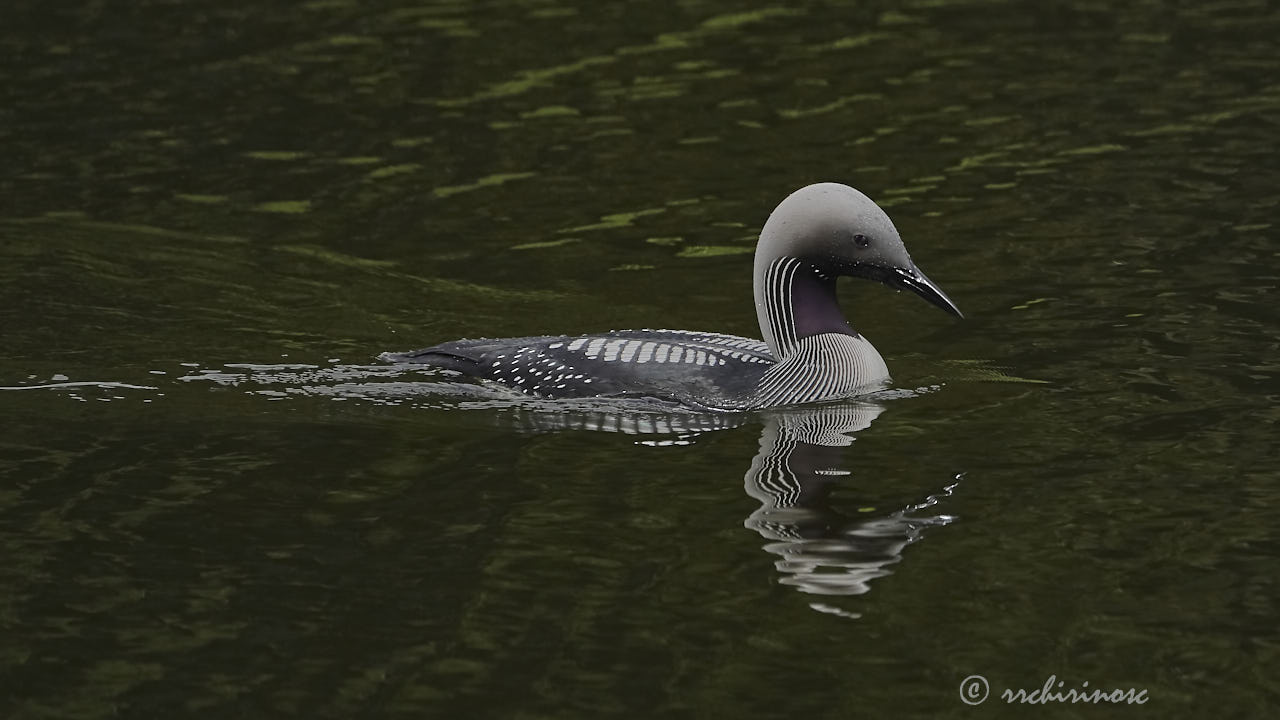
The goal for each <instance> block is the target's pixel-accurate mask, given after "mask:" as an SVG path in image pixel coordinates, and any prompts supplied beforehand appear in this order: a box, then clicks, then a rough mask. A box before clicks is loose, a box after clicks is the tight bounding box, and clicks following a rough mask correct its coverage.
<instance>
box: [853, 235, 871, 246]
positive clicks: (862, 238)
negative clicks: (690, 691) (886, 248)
mask: <svg viewBox="0 0 1280 720" xmlns="http://www.w3.org/2000/svg"><path fill="white" fill-rule="evenodd" d="M853 242H854V243H856V244H857V246H858V247H860V248H864V247H867V246H868V245H870V244H871V238H869V237H867V236H866V235H863V234H862V233H858V234H857V235H854V236H853Z"/></svg>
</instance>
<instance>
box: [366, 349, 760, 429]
mask: <svg viewBox="0 0 1280 720" xmlns="http://www.w3.org/2000/svg"><path fill="white" fill-rule="evenodd" d="M380 357H381V358H382V359H383V360H387V361H390V362H402V363H421V364H426V365H430V366H433V367H439V368H444V369H448V370H453V371H456V372H460V373H462V374H464V375H469V376H472V377H477V378H482V379H485V380H490V381H493V382H496V383H499V384H501V385H504V386H507V387H510V388H513V389H516V390H519V391H521V392H524V393H527V394H530V395H534V396H537V397H542V398H548V399H561V398H575V397H587V396H591V397H653V398H659V399H666V400H672V401H675V402H679V403H682V404H685V405H690V406H694V407H700V408H713V409H739V408H745V407H750V406H751V405H753V404H754V398H755V394H756V390H757V387H758V386H759V384H760V381H761V379H762V378H763V377H764V374H765V372H766V371H767V370H768V369H769V368H771V367H773V366H775V365H776V363H775V360H774V358H773V355H772V354H771V353H770V352H769V348H768V346H767V345H765V343H763V342H761V341H760V340H753V339H751V338H744V337H738V336H736V335H725V334H721V333H710V332H696V331H690V330H620V331H614V332H609V333H604V334H600V335H578V336H538V337H520V338H500V339H487V338H480V339H475V340H457V341H454V342H448V343H443V344H440V345H435V346H432V347H429V348H424V349H422V350H414V351H411V352H406V353H383V354H382V355H381V356H380Z"/></svg>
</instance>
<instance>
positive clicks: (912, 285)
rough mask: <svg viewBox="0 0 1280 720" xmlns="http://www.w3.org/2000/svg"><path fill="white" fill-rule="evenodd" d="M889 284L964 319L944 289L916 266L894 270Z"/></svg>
mask: <svg viewBox="0 0 1280 720" xmlns="http://www.w3.org/2000/svg"><path fill="white" fill-rule="evenodd" d="M888 284H889V285H890V286H892V287H895V288H898V289H900V290H910V291H911V292H913V293H915V294H917V295H919V296H920V297H922V298H924V299H925V300H928V301H929V302H930V303H932V304H934V305H937V306H938V307H940V308H942V309H943V310H946V311H947V312H949V313H951V314H952V315H955V316H956V317H958V318H961V319H963V318H964V313H962V312H960V308H958V307H956V304H955V303H953V302H951V298H949V297H947V294H946V293H944V292H942V288H940V287H938V286H937V285H935V284H934V283H933V281H932V280H930V279H929V278H928V277H926V276H925V274H924V273H922V272H920V268H918V267H915V265H912V266H911V267H909V268H894V269H893V272H892V273H891V274H890V276H889V280H888Z"/></svg>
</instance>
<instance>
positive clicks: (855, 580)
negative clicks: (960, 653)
mask: <svg viewBox="0 0 1280 720" xmlns="http://www.w3.org/2000/svg"><path fill="white" fill-rule="evenodd" d="M883 411H884V406H883V405H879V404H876V403H872V402H852V403H845V404H842V405H836V406H831V405H827V406H819V407H812V408H805V409H802V410H797V411H792V412H786V413H777V414H772V415H770V416H768V417H767V418H766V422H765V427H764V430H763V431H762V432H761V434H760V452H759V453H757V454H756V457H755V460H754V461H753V462H752V463H751V469H750V470H748V471H747V474H746V477H745V478H744V480H745V483H744V484H745V486H746V491H747V494H748V495H751V496H752V497H754V498H756V499H757V500H759V501H760V503H761V505H760V509H758V510H756V511H755V512H753V513H752V514H751V516H750V517H748V518H747V520H746V522H745V523H744V524H745V525H746V527H748V528H751V529H752V530H755V531H756V532H758V533H760V535H761V536H762V537H764V538H765V539H766V540H770V541H772V542H770V543H768V544H767V545H765V546H764V548H765V550H768V551H769V552H771V553H773V554H775V555H777V556H778V557H779V558H780V559H779V560H778V561H777V563H776V564H775V566H776V567H777V569H778V571H779V572H781V573H782V574H783V577H782V579H781V580H780V582H782V583H783V584H785V585H792V586H794V587H796V588H797V589H799V590H801V591H802V592H806V593H812V594H815V595H862V594H863V593H866V592H867V591H868V590H870V585H869V584H870V582H871V581H872V580H874V579H876V578H878V577H883V576H885V575H888V574H889V573H890V572H891V571H890V570H889V567H890V566H891V565H893V564H895V563H897V562H899V561H900V560H901V559H902V552H903V550H904V549H905V548H906V547H907V546H908V545H910V544H911V543H914V542H915V541H917V540H919V539H920V538H921V536H922V533H923V532H924V530H925V529H926V528H929V527H935V526H940V525H946V524H948V523H950V522H951V521H952V520H953V519H954V518H953V517H952V516H950V515H923V514H920V513H921V512H922V511H924V510H925V509H927V508H929V507H931V506H933V505H935V504H937V503H938V501H939V500H941V499H942V498H943V497H946V496H948V495H950V494H951V493H952V491H954V489H955V487H956V483H952V484H950V485H948V486H947V487H945V488H943V489H942V491H941V492H940V493H938V494H936V495H931V496H929V497H928V498H926V499H925V500H924V501H923V502H920V503H917V504H914V505H909V506H907V507H905V508H902V509H901V510H898V511H896V512H892V513H889V514H887V515H875V516H871V517H856V518H851V517H848V516H846V515H843V514H841V513H840V512H839V511H837V510H835V509H834V508H833V507H831V505H830V503H829V496H830V494H831V491H832V489H833V487H834V485H835V483H837V482H839V481H840V478H842V477H844V476H846V475H848V474H849V472H848V471H847V470H843V469H840V465H841V463H842V461H843V455H844V449H845V448H846V447H847V446H849V445H850V444H851V443H852V442H853V440H854V438H853V437H852V436H851V435H850V433H855V432H858V431H860V430H864V429H866V428H867V427H868V426H869V425H870V424H871V422H872V421H873V420H875V418H876V416H878V415H879V414H880V413H881V412H883ZM813 607H814V608H815V609H818V610H822V611H825V612H835V613H837V614H844V615H850V613H846V612H844V611H842V610H839V609H837V608H833V607H831V606H829V605H825V604H821V603H815V604H814V605H813Z"/></svg>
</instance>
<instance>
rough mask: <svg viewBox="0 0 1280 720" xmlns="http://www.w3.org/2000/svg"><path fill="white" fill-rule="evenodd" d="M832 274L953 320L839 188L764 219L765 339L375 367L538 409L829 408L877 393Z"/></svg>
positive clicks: (438, 348)
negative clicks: (578, 403)
mask: <svg viewBox="0 0 1280 720" xmlns="http://www.w3.org/2000/svg"><path fill="white" fill-rule="evenodd" d="M841 275H850V276H854V277H863V278H867V279H871V280H877V281H879V282H883V283H885V284H887V285H889V286H891V287H896V288H899V289H908V290H912V291H914V292H915V293H917V294H919V295H920V296H921V297H923V298H924V299H926V300H928V301H929V302H931V303H933V304H935V305H937V306H939V307H941V308H942V309H943V310H946V311H948V312H950V313H952V314H954V315H956V316H960V311H959V309H957V308H956V306H955V304H954V303H952V302H951V300H950V299H949V298H948V297H947V296H946V294H945V293H943V292H942V290H941V289H940V288H938V287H937V286H936V285H934V284H933V283H932V282H931V281H930V280H929V279H928V278H927V277H925V275H924V273H922V272H920V270H919V269H918V268H917V267H916V266H915V263H913V262H912V261H911V257H910V256H909V255H908V254H907V251H906V248H905V247H903V245H902V240H901V238H900V237H899V236H898V231H897V230H896V229H895V228H894V226H893V223H892V222H891V221H890V220H889V217H888V216H887V215H886V214H885V213H884V211H883V210H881V209H880V208H879V206H877V205H876V204H875V203H874V202H872V201H871V200H870V199H869V198H867V197H866V196H865V195H863V194H862V193H860V192H858V191H857V190H854V189H853V188H851V187H848V186H846V185H839V184H836V183H820V184H817V185H809V186H808V187H805V188H801V189H800V190H797V191H796V192H794V193H792V194H791V195H790V196H789V197H787V199H785V200H783V202H782V203H781V204H780V205H779V206H778V207H777V209H775V210H774V211H773V213H772V214H771V215H770V216H769V220H768V221H767V222H766V223H765V226H764V229H763V230H762V231H761V233H760V241H759V243H758V244H757V246H756V257H755V282H754V288H755V290H754V294H755V304H756V315H757V317H758V320H759V322H760V332H761V335H762V336H763V338H764V339H763V340H755V339H752V338H744V337H738V336H735V335H724V334H720V333H714V332H695V331H690V330H618V331H612V332H607V333H601V334H596V335H566V336H538V337H521V338H500V339H477V340H457V341H453V342H447V343H442V344H440V345H435V346H432V347H429V348H425V349H422V350H415V351H411V352H406V353H383V354H382V355H381V356H380V357H381V358H382V359H383V360H387V361H390V362H399V363H416V364H425V365H430V366H433V367H439V368H444V369H448V370H453V371H456V372H460V373H462V374H464V375H468V376H472V377H477V378H481V379H484V380H487V381H490V382H495V383H498V384H501V385H504V386H506V387H509V388H512V389H514V390H517V391H520V392H522V393H525V394H528V395H531V396H534V397H539V398H547V399H564V398H583V397H604V398H613V397H618V398H630V397H636V398H654V399H659V400H669V401H674V402H678V403H681V404H684V405H687V406H690V407H695V408H699V409H719V410H745V409H754V408H762V407H770V406H774V405H790V404H796V403H806V402H818V401H824V400H836V399H840V398H847V397H852V396H854V395H859V394H865V393H867V392H871V391H874V390H878V389H880V388H882V387H884V386H885V384H886V383H887V382H888V380H889V371H888V368H887V367H886V366H885V363H884V360H883V359H882V358H881V357H880V353H879V352H877V351H876V349H875V347H874V346H872V344H871V343H870V342H869V341H868V340H867V339H866V338H864V337H862V336H861V335H859V334H858V333H857V332H856V331H855V330H853V328H851V327H850V326H849V324H848V322H846V321H845V319H844V316H843V314H842V313H841V312H840V307H839V305H838V303H837V301H836V292H835V282H836V278H837V277H838V276H841Z"/></svg>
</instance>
